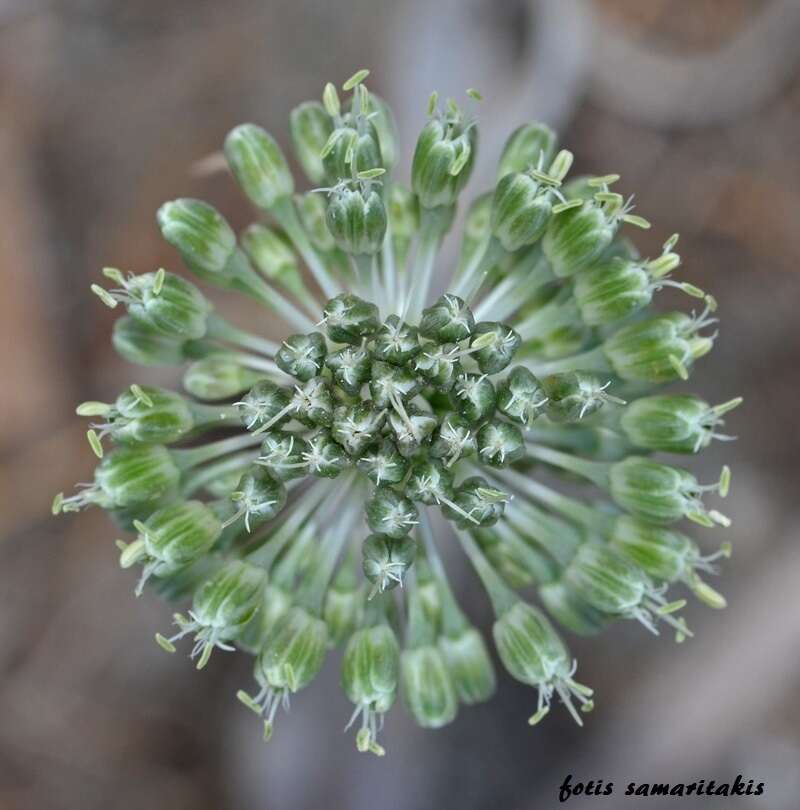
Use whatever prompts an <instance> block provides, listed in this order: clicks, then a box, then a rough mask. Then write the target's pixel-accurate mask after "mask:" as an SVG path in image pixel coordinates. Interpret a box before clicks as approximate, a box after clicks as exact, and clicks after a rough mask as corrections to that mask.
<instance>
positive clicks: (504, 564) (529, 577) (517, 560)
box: [474, 530, 534, 590]
mask: <svg viewBox="0 0 800 810" xmlns="http://www.w3.org/2000/svg"><path fill="white" fill-rule="evenodd" d="M474 537H475V541H476V542H477V544H478V546H479V547H480V550H481V551H482V552H483V553H484V555H485V556H486V559H487V560H488V561H489V563H490V564H491V566H492V568H494V569H495V570H496V571H497V572H498V573H499V574H500V576H501V577H502V578H503V579H504V580H505V581H506V582H507V583H508V584H509V585H510V586H511V587H512V588H515V589H517V590H520V589H522V588H527V587H528V585H532V584H533V582H534V577H533V574H532V573H531V570H530V567H529V566H528V565H527V564H526V561H525V560H524V559H523V558H522V557H521V556H520V555H519V554H518V553H517V551H518V548H517V547H515V546H512V545H511V544H510V543H506V542H504V541H503V540H502V539H501V538H500V537H499V535H498V534H497V532H492V531H489V532H484V531H481V530H476V531H475V534H474Z"/></svg>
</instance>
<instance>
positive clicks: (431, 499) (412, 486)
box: [405, 457, 453, 505]
mask: <svg viewBox="0 0 800 810" xmlns="http://www.w3.org/2000/svg"><path fill="white" fill-rule="evenodd" d="M405 493H406V495H408V497H409V498H411V500H412V501H420V502H421V503H424V504H428V505H430V504H434V503H437V504H438V503H440V502H446V501H447V500H448V499H449V498H450V497H451V496H452V493H453V474H452V473H451V472H450V471H449V470H448V469H447V468H446V467H445V466H444V464H442V462H441V461H438V460H437V459H435V458H424V457H421V458H417V459H415V460H414V461H413V462H412V464H411V469H410V470H409V472H408V477H407V478H406V482H405Z"/></svg>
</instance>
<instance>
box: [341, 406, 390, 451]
mask: <svg viewBox="0 0 800 810" xmlns="http://www.w3.org/2000/svg"><path fill="white" fill-rule="evenodd" d="M383 421H384V413H383V411H379V410H378V409H377V408H376V407H375V405H374V404H373V403H372V402H370V401H369V400H366V401H364V402H357V403H355V404H354V405H339V406H337V407H336V408H335V409H334V411H333V422H332V423H331V436H332V437H333V439H334V441H337V442H338V443H339V444H340V445H341V446H342V447H343V448H344V449H345V451H346V452H347V454H348V455H350V456H359V455H360V454H361V453H362V452H363V451H364V450H366V448H367V447H368V446H369V445H370V444H372V443H373V442H375V441H376V440H377V439H378V438H379V436H380V431H381V427H382V426H383Z"/></svg>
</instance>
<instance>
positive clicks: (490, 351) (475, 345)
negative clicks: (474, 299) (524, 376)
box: [470, 321, 522, 374]
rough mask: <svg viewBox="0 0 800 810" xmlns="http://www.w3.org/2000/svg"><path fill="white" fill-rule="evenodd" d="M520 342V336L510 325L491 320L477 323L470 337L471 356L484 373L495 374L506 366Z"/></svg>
mask: <svg viewBox="0 0 800 810" xmlns="http://www.w3.org/2000/svg"><path fill="white" fill-rule="evenodd" d="M520 343H522V338H520V336H519V335H518V334H517V333H516V332H515V331H514V330H513V329H512V328H511V327H510V326H506V325H505V324H503V323H493V322H491V321H483V322H481V323H479V324H477V325H476V326H475V329H474V330H473V333H472V338H471V339H470V347H471V349H472V350H473V352H474V354H473V356H474V358H475V360H476V362H477V363H478V368H480V370H481V371H482V372H483V373H484V374H497V373H498V372H499V371H502V370H503V369H504V368H506V366H508V364H509V363H510V362H511V360H512V359H513V357H514V352H516V350H517V349H518V348H519V345H520Z"/></svg>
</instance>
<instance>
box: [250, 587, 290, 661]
mask: <svg viewBox="0 0 800 810" xmlns="http://www.w3.org/2000/svg"><path fill="white" fill-rule="evenodd" d="M291 607H292V598H291V596H290V594H288V593H286V591H285V590H283V588H279V587H277V586H276V585H272V584H270V583H267V584H265V585H264V587H263V588H262V589H261V603H260V605H259V608H258V611H257V612H256V615H255V616H253V618H252V619H251V620H250V621H249V622H248V623H247V626H246V627H245V628H244V631H243V632H242V633H241V635H240V636H239V637H238V639H237V640H236V645H237V646H238V647H240V648H241V649H243V650H245V651H246V652H249V653H250V654H251V655H258V654H259V653H260V652H261V651H262V650H263V649H264V644H265V642H266V640H267V639H268V638H269V634H270V633H271V632H272V629H273V628H274V627H275V625H276V624H277V622H278V620H279V619H280V618H281V617H282V616H283V615H284V614H285V613H287V612H288V611H289V609H290V608H291Z"/></svg>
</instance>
